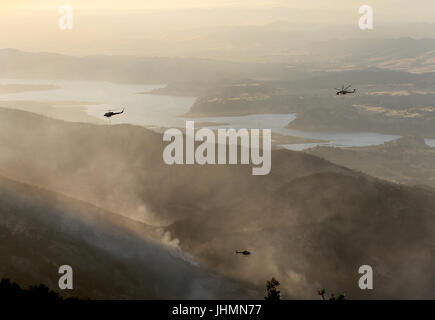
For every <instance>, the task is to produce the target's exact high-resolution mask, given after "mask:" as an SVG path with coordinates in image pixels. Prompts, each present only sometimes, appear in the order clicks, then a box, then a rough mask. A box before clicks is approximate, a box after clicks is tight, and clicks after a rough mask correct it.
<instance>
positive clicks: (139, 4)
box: [0, 0, 435, 14]
mask: <svg viewBox="0 0 435 320" xmlns="http://www.w3.org/2000/svg"><path fill="white" fill-rule="evenodd" d="M63 4H68V5H71V6H73V7H75V8H77V9H84V8H86V9H89V8H93V9H98V8H99V9H101V8H105V9H114V10H120V9H139V8H140V9H143V8H216V7H228V8H234V7H292V8H307V9H314V8H316V9H352V8H354V7H358V6H360V5H363V4H373V5H374V6H376V7H379V8H380V9H385V8H388V9H390V10H391V11H393V12H405V11H408V12H409V10H411V12H415V11H416V10H420V11H421V13H424V12H427V11H428V10H429V11H430V10H434V9H435V1H433V0H414V1H410V0H376V1H374V0H123V1H119V0H1V1H0V8H2V9H3V8H6V7H8V8H22V9H32V10H34V9H42V10H50V9H51V8H53V7H57V6H60V5H63ZM433 13H434V12H433V11H432V14H433Z"/></svg>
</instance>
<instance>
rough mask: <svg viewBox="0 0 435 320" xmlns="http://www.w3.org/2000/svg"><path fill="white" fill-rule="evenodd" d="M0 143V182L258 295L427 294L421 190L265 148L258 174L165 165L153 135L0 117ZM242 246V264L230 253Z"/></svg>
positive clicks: (427, 203) (425, 195)
mask: <svg viewBox="0 0 435 320" xmlns="http://www.w3.org/2000/svg"><path fill="white" fill-rule="evenodd" d="M12 133H13V134H12ZM0 146H1V148H2V153H1V154H0V173H1V174H3V175H6V176H8V177H10V178H13V179H16V180H19V181H25V182H27V183H32V184H35V185H39V186H41V187H44V188H47V189H51V190H56V191H58V192H61V193H63V194H67V195H69V196H72V197H74V198H77V199H81V200H84V201H86V202H89V203H92V204H95V205H97V206H99V207H101V208H104V209H106V210H110V211H112V212H116V213H117V214H120V215H123V216H128V217H130V218H134V219H136V220H139V221H142V222H144V223H146V224H149V225H153V226H158V227H159V228H161V229H163V230H164V232H163V233H162V236H161V237H160V239H158V238H157V239H156V240H157V241H161V242H163V243H168V242H169V243H171V244H177V245H179V246H180V248H181V249H182V250H183V251H184V252H185V253H188V254H190V255H192V256H193V258H194V259H195V260H196V261H198V262H199V264H200V265H201V266H202V267H204V268H206V269H207V270H209V271H212V272H217V273H219V274H221V275H224V276H226V277H229V278H231V279H234V280H241V281H246V282H249V283H251V284H252V285H255V286H256V287H257V295H259V296H261V294H262V291H263V290H264V282H265V281H266V280H267V279H270V278H271V277H272V276H274V277H276V278H278V279H279V281H280V282H281V283H282V288H281V289H282V291H283V294H284V296H285V297H286V298H316V289H318V288H319V287H326V288H327V289H328V290H329V291H330V292H331V291H333V292H346V293H347V294H348V295H349V296H350V297H352V298H434V297H435V292H434V291H433V287H434V286H433V285H434V279H433V277H432V274H431V271H430V270H433V267H434V266H435V258H434V256H435V255H434V254H433V253H434V244H435V232H434V226H435V221H434V219H435V214H434V212H435V193H434V192H432V191H430V190H426V189H423V188H418V187H404V186H399V185H395V184H392V183H389V182H385V181H381V180H378V179H375V178H372V177H369V176H366V175H364V174H360V173H357V172H354V171H352V170H349V169H346V168H344V167H340V166H337V165H334V164H332V163H331V162H328V161H325V160H322V159H320V158H318V157H315V156H312V155H308V154H305V153H298V152H292V151H288V150H276V151H273V153H272V171H271V173H270V174H269V175H267V176H252V175H251V168H250V167H249V166H198V165H192V166H187V165H184V166H167V165H166V164H164V162H163V160H162V151H163V147H164V144H163V142H162V137H161V135H159V134H156V133H153V132H151V131H149V130H146V129H144V128H141V127H134V126H129V125H119V126H118V125H116V126H98V125H89V124H79V123H65V122H62V121H57V120H51V119H48V118H44V117H42V116H38V115H34V114H31V113H26V112H21V111H13V110H6V109H4V110H2V112H1V113H0ZM168 231H169V232H170V233H167V232H168ZM142 234H143V235H144V236H146V237H152V236H153V232H151V231H150V230H144V231H143V232H142ZM245 248H248V249H250V250H251V251H252V255H251V256H249V257H243V256H236V255H235V254H234V251H235V250H236V249H245ZM362 264H370V265H371V266H372V267H373V268H374V272H375V290H373V291H370V292H369V291H361V290H359V288H358V278H359V274H358V267H359V266H360V265H362Z"/></svg>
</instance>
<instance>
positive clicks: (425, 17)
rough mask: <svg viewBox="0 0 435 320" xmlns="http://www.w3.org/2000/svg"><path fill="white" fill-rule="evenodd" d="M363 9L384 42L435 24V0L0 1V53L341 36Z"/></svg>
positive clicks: (110, 50) (98, 50)
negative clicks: (239, 30) (232, 37)
mask: <svg viewBox="0 0 435 320" xmlns="http://www.w3.org/2000/svg"><path fill="white" fill-rule="evenodd" d="M365 4H368V5H371V6H372V7H373V9H374V21H375V31H374V32H372V33H371V34H372V35H373V36H382V35H380V34H381V32H384V31H385V29H386V27H385V28H383V27H382V26H386V24H389V26H388V28H389V35H388V36H394V37H402V36H407V34H408V32H407V30H411V27H409V26H408V22H418V23H420V22H426V23H434V22H435V21H434V16H435V0H412V1H411V0H0V21H1V28H0V48H4V47H13V48H19V49H23V50H31V51H55V52H82V51H83V52H84V51H86V52H88V53H92V52H108V53H109V52H112V50H113V49H114V48H116V49H118V50H120V49H124V48H126V46H121V45H120V43H126V44H127V43H133V42H134V41H137V43H138V44H142V43H145V42H147V43H151V41H150V40H153V41H155V42H161V41H168V40H167V39H168V37H169V38H171V37H172V38H171V39H186V38H187V39H189V38H191V37H195V36H197V32H195V31H192V30H198V29H200V30H204V29H207V28H213V27H218V28H220V27H224V28H221V29H222V30H225V27H228V26H246V25H260V26H264V25H267V24H271V23H275V22H277V21H280V22H282V21H285V22H286V23H291V24H292V25H291V28H292V29H293V30H296V29H298V30H300V29H302V30H304V29H309V28H310V27H312V26H313V25H316V28H322V29H325V28H330V27H331V26H334V25H336V26H338V27H337V28H338V30H339V31H340V32H338V33H337V32H336V31H333V32H334V35H336V36H337V37H341V36H342V35H341V33H343V32H346V30H350V29H351V28H357V24H358V19H359V14H358V8H359V7H360V6H361V5H365ZM62 5H70V6H71V7H72V9H73V10H74V28H73V30H71V31H68V32H60V31H59V28H58V19H59V17H60V14H59V12H58V10H59V7H60V6H62ZM188 8H200V10H184V9H188ZM216 8H219V9H216ZM222 8H227V9H224V10H222ZM284 8H286V9H284ZM147 9H152V10H147ZM156 9H158V12H155V10H156ZM168 9H171V10H168ZM213 9H214V10H213ZM342 26H343V27H342ZM396 26H398V28H397V31H396ZM337 28H335V29H334V30H337ZM413 28H415V26H414V27H413ZM391 30H392V31H391ZM419 30H420V31H421V32H420V31H418V32H415V33H411V34H412V35H411V36H414V34H416V37H418V36H420V34H422V36H421V37H428V36H429V37H434V36H432V33H430V31H427V32H426V31H425V30H429V29H428V28H426V26H422V27H421V29H419ZM174 32H175V33H176V35H171V36H168V34H173V33H174ZM419 32H420V33H419ZM174 37H176V38H174ZM284 40H285V41H289V39H283V41H284ZM310 40H311V39H307V41H310ZM117 41H118V42H117ZM115 42H117V43H116V44H115ZM158 44H160V43H156V45H158ZM168 44H169V45H172V43H170V42H169V43H168ZM135 46H136V45H135ZM171 50H172V48H171ZM131 52H132V51H131V50H127V49H126V53H131Z"/></svg>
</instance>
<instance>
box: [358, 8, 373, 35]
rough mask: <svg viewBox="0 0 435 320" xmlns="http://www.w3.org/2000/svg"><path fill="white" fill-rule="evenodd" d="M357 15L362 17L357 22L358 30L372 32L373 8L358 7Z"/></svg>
mask: <svg viewBox="0 0 435 320" xmlns="http://www.w3.org/2000/svg"><path fill="white" fill-rule="evenodd" d="M358 13H359V14H361V15H362V16H361V17H360V18H359V21H358V26H359V28H360V29H361V30H373V7H371V6H369V5H363V6H361V7H359V10H358Z"/></svg>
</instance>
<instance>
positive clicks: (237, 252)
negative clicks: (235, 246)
mask: <svg viewBox="0 0 435 320" xmlns="http://www.w3.org/2000/svg"><path fill="white" fill-rule="evenodd" d="M236 254H243V255H244V256H249V255H250V254H251V253H250V252H249V251H248V250H244V251H237V250H236Z"/></svg>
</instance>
